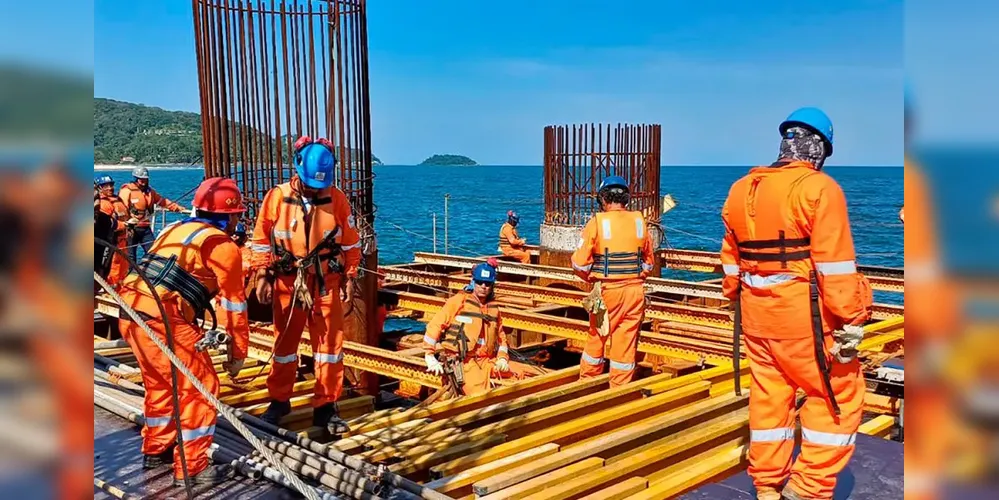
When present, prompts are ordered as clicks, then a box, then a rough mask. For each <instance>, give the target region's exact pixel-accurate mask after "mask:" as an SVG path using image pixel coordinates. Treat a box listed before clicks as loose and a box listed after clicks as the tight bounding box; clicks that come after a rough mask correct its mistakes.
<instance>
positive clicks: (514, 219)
mask: <svg viewBox="0 0 999 500" xmlns="http://www.w3.org/2000/svg"><path fill="white" fill-rule="evenodd" d="M506 219H507V220H508V221H510V222H512V223H514V224H516V223H518V222H520V216H519V215H517V212H514V211H513V210H510V211H509V212H507V213H506Z"/></svg>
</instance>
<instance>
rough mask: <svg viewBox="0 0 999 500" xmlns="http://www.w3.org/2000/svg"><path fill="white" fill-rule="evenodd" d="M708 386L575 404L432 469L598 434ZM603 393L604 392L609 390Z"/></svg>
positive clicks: (445, 470)
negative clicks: (558, 416)
mask: <svg viewBox="0 0 999 500" xmlns="http://www.w3.org/2000/svg"><path fill="white" fill-rule="evenodd" d="M709 386H710V383H709V382H695V383H692V384H690V385H688V386H686V387H680V388H678V389H676V390H674V391H670V392H667V393H663V394H660V395H658V396H654V397H651V398H646V399H638V400H634V401H630V402H628V403H625V404H618V405H615V406H612V407H610V408H607V409H605V410H602V411H596V412H591V411H588V410H587V409H585V408H581V407H579V406H573V407H570V408H571V411H572V412H573V413H571V414H570V416H575V417H576V418H572V419H570V420H567V421H564V422H561V423H559V424H557V425H545V426H544V427H543V428H541V429H538V430H536V431H534V432H531V433H529V434H527V435H524V436H523V437H521V438H519V439H514V440H511V441H509V442H507V443H503V444H502V445H499V446H496V447H493V448H491V449H489V450H486V451H484V452H481V453H477V454H474V455H469V456H467V457H462V458H460V459H458V460H454V461H452V462H450V463H447V464H442V465H440V466H438V467H437V468H436V469H435V470H436V472H437V473H439V474H442V475H447V474H455V473H458V472H461V471H463V470H465V469H468V468H471V467H475V466H478V465H482V464H484V463H488V462H491V461H493V460H497V459H500V458H503V457H507V456H510V455H512V454H514V453H519V452H521V451H524V450H527V449H530V448H533V447H535V446H540V445H542V444H545V443H552V442H555V443H559V444H566V443H571V442H574V441H579V440H581V439H586V438H587V437H589V436H592V435H596V434H599V433H601V432H603V431H606V430H610V429H613V428H616V427H620V426H622V425H627V424H628V423H629V422H634V421H637V420H641V419H642V418H644V417H646V416H651V415H653V414H655V413H659V412H662V411H664V409H668V408H673V407H676V406H679V405H682V404H685V403H688V402H690V400H692V399H695V398H704V397H706V396H707V390H708V388H709ZM639 390H640V386H639ZM604 392H605V393H606V392H611V391H604ZM600 394H602V393H597V394H594V395H593V396H598V395H600ZM633 394H638V392H637V391H635V392H633ZM562 410H565V408H563V409H562ZM539 411H544V410H539ZM530 415H531V414H527V415H522V416H520V417H516V418H518V419H527V418H529V416H530ZM484 430H486V431H490V430H492V429H490V426H486V427H485V428H482V429H476V430H475V431H473V432H480V431H484Z"/></svg>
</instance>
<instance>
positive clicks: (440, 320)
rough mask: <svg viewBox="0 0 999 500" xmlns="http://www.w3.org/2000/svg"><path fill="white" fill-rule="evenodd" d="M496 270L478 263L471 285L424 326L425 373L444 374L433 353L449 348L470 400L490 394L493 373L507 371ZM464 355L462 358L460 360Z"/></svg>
mask: <svg viewBox="0 0 999 500" xmlns="http://www.w3.org/2000/svg"><path fill="white" fill-rule="evenodd" d="M495 285H496V267H495V266H494V265H490V264H488V263H481V264H478V265H476V266H475V267H474V268H472V282H471V284H469V285H468V287H466V288H465V289H463V290H462V291H460V292H458V293H456V294H455V295H453V296H452V297H451V298H449V299H448V300H447V302H445V303H444V307H442V308H441V310H440V311H438V312H437V314H435V315H434V317H433V319H431V320H430V322H429V323H427V332H426V334H425V335H424V336H423V347H424V350H425V351H426V355H425V356H424V360H425V361H426V363H427V371H428V372H431V373H436V374H438V375H443V374H444V365H443V364H441V362H440V361H438V359H437V357H436V356H435V352H436V351H437V348H438V347H442V348H443V347H444V346H443V345H442V344H445V343H446V344H448V345H447V349H448V350H449V351H450V350H451V349H452V348H453V349H454V350H455V351H456V352H450V353H449V354H450V355H451V356H454V355H456V354H457V356H458V360H459V361H460V366H461V372H462V373H461V375H462V377H461V378H462V379H463V384H462V386H461V387H460V389H461V394H462V395H465V396H470V395H473V394H480V393H483V392H485V391H488V390H489V378H490V376H491V375H492V372H493V370H494V369H495V370H496V371H497V372H500V373H507V372H509V371H510V348H509V346H508V345H507V343H506V333H504V332H503V319H502V318H501V317H500V312H499V307H498V306H497V305H496V304H494V303H493V299H494V298H495V293H494V286H495ZM462 352H464V356H462V355H461V354H462Z"/></svg>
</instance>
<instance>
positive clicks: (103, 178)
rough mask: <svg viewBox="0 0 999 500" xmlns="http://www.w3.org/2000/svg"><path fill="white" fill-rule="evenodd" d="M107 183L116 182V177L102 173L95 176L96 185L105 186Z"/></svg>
mask: <svg viewBox="0 0 999 500" xmlns="http://www.w3.org/2000/svg"><path fill="white" fill-rule="evenodd" d="M107 184H114V179H112V178H111V176H110V175H107V174H102V175H97V176H94V186H104V185H107Z"/></svg>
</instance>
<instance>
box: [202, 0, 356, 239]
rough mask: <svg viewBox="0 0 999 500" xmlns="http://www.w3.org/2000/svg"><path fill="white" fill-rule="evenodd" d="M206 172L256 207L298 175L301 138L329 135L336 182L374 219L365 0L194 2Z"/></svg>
mask: <svg viewBox="0 0 999 500" xmlns="http://www.w3.org/2000/svg"><path fill="white" fill-rule="evenodd" d="M192 10H193V13H194V32H195V49H196V50H195V52H196V58H197V66H198V85H199V90H200V104H201V115H202V131H203V137H202V146H203V148H204V164H205V175H206V176H223V177H232V178H234V179H235V180H236V181H237V182H238V183H239V185H240V188H241V189H242V190H243V194H244V196H245V197H246V200H247V204H248V208H249V209H250V213H249V214H248V217H250V218H252V217H253V216H254V215H255V213H256V205H257V204H259V202H260V201H261V200H262V198H263V196H264V194H265V193H266V192H267V190H269V189H270V188H271V187H273V186H274V185H275V184H277V183H280V182H285V181H287V180H288V179H289V178H290V177H291V175H292V173H293V167H292V155H291V150H292V145H293V144H294V142H295V140H296V139H297V138H298V137H299V136H300V135H308V136H310V137H313V138H316V137H326V138H329V139H330V140H331V141H332V142H333V143H334V145H335V148H336V152H337V158H338V159H339V160H340V161H339V163H338V166H337V171H336V180H337V182H338V187H339V188H340V189H341V190H342V191H343V192H344V194H346V195H347V198H348V200H350V201H351V204H352V205H353V207H354V211H355V216H357V218H358V220H359V221H361V220H363V221H365V222H367V223H368V224H369V225H370V224H372V223H373V222H374V220H373V217H374V214H373V212H374V205H373V202H372V192H371V190H372V178H373V176H372V171H371V151H370V144H371V132H370V128H371V127H370V110H369V103H368V95H369V93H368V80H367V78H368V67H367V66H368V58H367V26H366V2H365V1H364V0H192Z"/></svg>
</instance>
